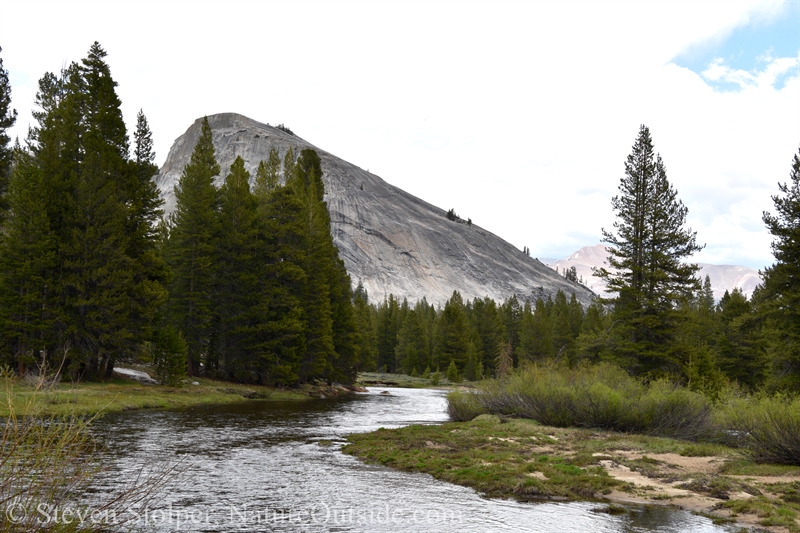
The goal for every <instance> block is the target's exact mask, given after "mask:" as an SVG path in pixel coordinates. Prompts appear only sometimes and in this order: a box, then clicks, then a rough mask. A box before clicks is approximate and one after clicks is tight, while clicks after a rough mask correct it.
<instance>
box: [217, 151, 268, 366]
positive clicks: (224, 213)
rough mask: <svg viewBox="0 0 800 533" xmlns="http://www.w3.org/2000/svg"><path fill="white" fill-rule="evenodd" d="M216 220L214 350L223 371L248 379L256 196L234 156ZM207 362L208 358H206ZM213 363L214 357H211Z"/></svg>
mask: <svg viewBox="0 0 800 533" xmlns="http://www.w3.org/2000/svg"><path fill="white" fill-rule="evenodd" d="M219 197H220V216H219V219H220V225H219V239H218V240H217V243H218V249H217V254H216V256H217V259H216V267H215V270H216V283H215V288H216V290H215V291H214V298H213V301H214V309H215V312H216V313H217V314H218V316H219V329H220V331H219V332H218V343H219V353H221V354H224V359H225V361H224V366H225V373H226V374H227V375H228V376H230V377H234V378H238V379H253V377H254V376H256V375H257V373H258V370H259V365H258V362H257V360H254V359H253V355H254V350H253V346H254V344H255V342H254V339H253V332H254V330H255V328H256V325H257V324H258V322H259V321H260V317H259V316H258V314H257V307H256V303H257V301H256V299H255V298H256V297H257V296H258V291H257V287H258V275H259V272H258V265H257V263H256V261H257V247H258V246H259V244H260V242H259V235H258V229H259V228H258V225H257V219H256V207H257V202H256V198H255V197H254V196H253V194H252V193H251V192H250V173H249V172H247V170H245V168H244V160H243V159H242V158H241V157H238V156H237V157H236V159H235V160H234V162H233V164H231V167H230V172H229V173H228V175H227V176H226V177H225V184H224V185H223V186H222V188H221V189H220V192H219ZM209 363H210V364H211V363H212V362H211V361H209ZM214 363H216V361H214Z"/></svg>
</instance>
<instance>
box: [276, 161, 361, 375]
mask: <svg viewBox="0 0 800 533" xmlns="http://www.w3.org/2000/svg"><path fill="white" fill-rule="evenodd" d="M288 158H289V154H288V153H287V160H288ZM287 164H288V165H290V166H288V167H287V168H285V169H284V172H285V173H287V174H288V175H289V176H290V179H289V182H288V185H287V186H291V187H293V188H294V189H295V191H296V192H297V194H299V195H300V197H301V198H302V201H303V217H304V219H305V223H304V226H305V227H304V230H305V232H306V235H307V236H308V238H307V240H306V245H307V249H306V257H305V260H306V262H305V264H304V265H303V270H304V271H305V273H306V287H305V289H306V294H305V299H304V304H303V308H304V310H305V320H306V323H305V334H306V351H305V354H304V355H303V360H302V362H301V366H300V379H301V381H303V382H305V381H308V380H310V379H314V378H318V379H328V378H329V377H331V375H332V374H333V362H334V359H336V356H337V353H336V346H335V343H334V320H335V318H336V317H335V316H334V313H333V306H332V301H331V295H332V292H331V280H332V278H333V277H334V273H333V269H334V265H333V264H332V260H333V258H335V257H338V255H337V254H338V252H337V251H336V247H335V246H334V245H333V239H332V238H331V230H330V227H331V226H330V216H329V215H328V209H327V207H326V205H325V203H324V202H323V201H322V198H323V196H324V186H323V185H322V170H321V167H320V164H319V156H317V154H316V152H315V151H313V150H309V149H306V150H303V151H302V153H301V156H300V158H299V159H298V161H297V162H296V163H295V164H294V168H293V169H292V167H291V164H290V163H288V161H287ZM348 289H349V288H348ZM348 301H349V297H348Z"/></svg>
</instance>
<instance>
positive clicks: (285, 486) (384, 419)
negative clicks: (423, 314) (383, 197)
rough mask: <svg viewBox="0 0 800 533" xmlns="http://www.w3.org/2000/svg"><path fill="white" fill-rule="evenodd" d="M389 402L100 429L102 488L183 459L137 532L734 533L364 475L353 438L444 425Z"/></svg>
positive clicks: (433, 395) (437, 403) (170, 418)
mask: <svg viewBox="0 0 800 533" xmlns="http://www.w3.org/2000/svg"><path fill="white" fill-rule="evenodd" d="M381 391H382V389H371V390H370V393H368V394H359V395H354V397H351V398H346V399H339V400H312V401H308V402H255V401H250V402H246V403H241V404H236V405H227V406H214V407H195V408H191V409H184V410H178V411H150V412H145V411H140V412H133V413H124V414H120V415H115V416H109V417H106V418H105V419H103V420H101V421H100V422H99V423H98V425H97V426H96V431H98V432H99V433H100V434H101V435H102V436H103V438H104V439H105V440H106V443H107V445H108V450H109V458H108V459H109V461H110V462H112V463H113V465H114V467H113V472H114V474H113V475H112V476H109V477H108V478H107V479H106V480H105V481H104V482H103V483H105V484H106V485H107V487H108V488H112V486H114V485H116V484H119V483H122V482H124V480H125V478H126V476H130V475H132V474H131V473H132V472H134V471H136V470H137V469H138V467H139V466H140V465H141V464H143V463H145V462H152V461H158V460H169V461H174V460H175V458H176V457H182V458H184V460H185V461H186V462H187V465H188V466H189V469H188V471H187V473H186V476H185V479H184V480H183V482H182V483H181V484H180V485H178V486H177V487H175V488H174V490H171V491H170V493H169V494H168V495H167V496H166V497H165V498H164V499H163V500H162V501H160V502H159V504H158V506H157V507H153V508H151V509H147V510H146V511H147V513H148V514H147V515H145V514H144V511H145V510H142V513H141V516H142V520H141V521H140V525H143V526H145V528H146V529H148V530H155V531H201V532H221V531H226V532H229V531H230V532H233V531H242V532H245V531H246V532H256V531H258V532H260V531H265V532H266V531H287V532H288V531H292V532H294V531H308V532H323V531H330V532H333V531H354V532H355V531H359V532H360V531H364V532H366V531H369V532H399V531H407V532H411V531H425V532H443V533H444V532H447V533H449V532H453V531H464V532H481V533H483V532H486V531H520V532H521V531H534V532H542V533H544V532H561V531H575V532H592V533H603V532H625V533H628V532H630V533H633V532H637V533H638V532H652V531H659V532H676V533H677V532H684V531H698V532H721V531H726V529H725V528H722V527H719V526H714V525H712V524H711V522H710V521H709V520H708V519H705V518H702V517H698V516H694V515H692V514H690V513H686V512H680V511H674V510H669V509H664V508H658V507H650V508H646V507H642V508H632V509H631V512H630V513H627V514H625V515H621V516H609V515H604V514H597V513H593V512H591V509H592V508H594V507H597V504H594V503H585V502H578V503H546V504H545V503H543V504H525V503H519V502H516V501H503V500H488V499H483V498H481V497H479V496H478V495H477V494H476V493H475V492H474V491H473V490H471V489H467V488H464V487H459V486H455V485H450V484H447V483H443V482H440V481H437V480H435V479H433V478H432V477H430V476H428V475H426V474H409V473H403V472H397V471H393V470H390V469H388V468H384V467H380V466H375V465H364V464H363V463H361V462H360V461H359V460H357V459H354V458H352V457H350V456H347V455H345V454H343V453H341V451H340V448H341V445H342V443H343V441H344V437H345V436H346V435H347V434H350V433H354V432H363V431H372V430H374V429H377V428H379V427H385V428H392V427H401V426H405V425H409V424H432V423H439V422H444V421H446V420H447V415H446V413H445V402H444V397H443V394H442V393H441V392H440V391H432V390H412V389H392V390H391V391H390V394H389V395H382V394H379V393H380V392H381ZM98 488H100V489H102V488H103V487H98ZM145 519H146V523H145Z"/></svg>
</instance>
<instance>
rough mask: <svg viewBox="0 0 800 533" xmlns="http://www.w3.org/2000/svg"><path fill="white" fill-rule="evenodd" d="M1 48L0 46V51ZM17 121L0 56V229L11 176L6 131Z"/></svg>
mask: <svg viewBox="0 0 800 533" xmlns="http://www.w3.org/2000/svg"><path fill="white" fill-rule="evenodd" d="M2 51H3V48H2V47H0V52H2ZM16 121H17V110H16V109H11V83H10V82H9V81H8V71H7V70H6V69H5V68H3V58H0V229H2V228H3V219H4V216H5V212H6V210H7V209H8V201H7V199H6V192H7V189H8V182H9V179H10V177H11V162H12V155H13V152H12V148H11V138H10V137H9V136H8V133H6V132H7V131H8V130H9V129H10V128H11V127H12V126H13V125H14V123H15V122H16Z"/></svg>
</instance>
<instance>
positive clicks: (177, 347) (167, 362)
mask: <svg viewBox="0 0 800 533" xmlns="http://www.w3.org/2000/svg"><path fill="white" fill-rule="evenodd" d="M187 349H188V348H187V346H186V341H185V340H184V339H183V335H181V332H180V331H179V330H177V329H175V327H174V326H173V325H172V324H167V325H165V326H164V327H163V328H161V329H160V330H159V332H158V335H156V343H155V353H154V354H153V364H154V365H155V367H156V375H157V376H158V379H159V381H161V384H162V385H170V386H172V387H175V386H177V385H178V384H179V383H180V380H181V378H182V377H183V376H185V375H186V350H187Z"/></svg>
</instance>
